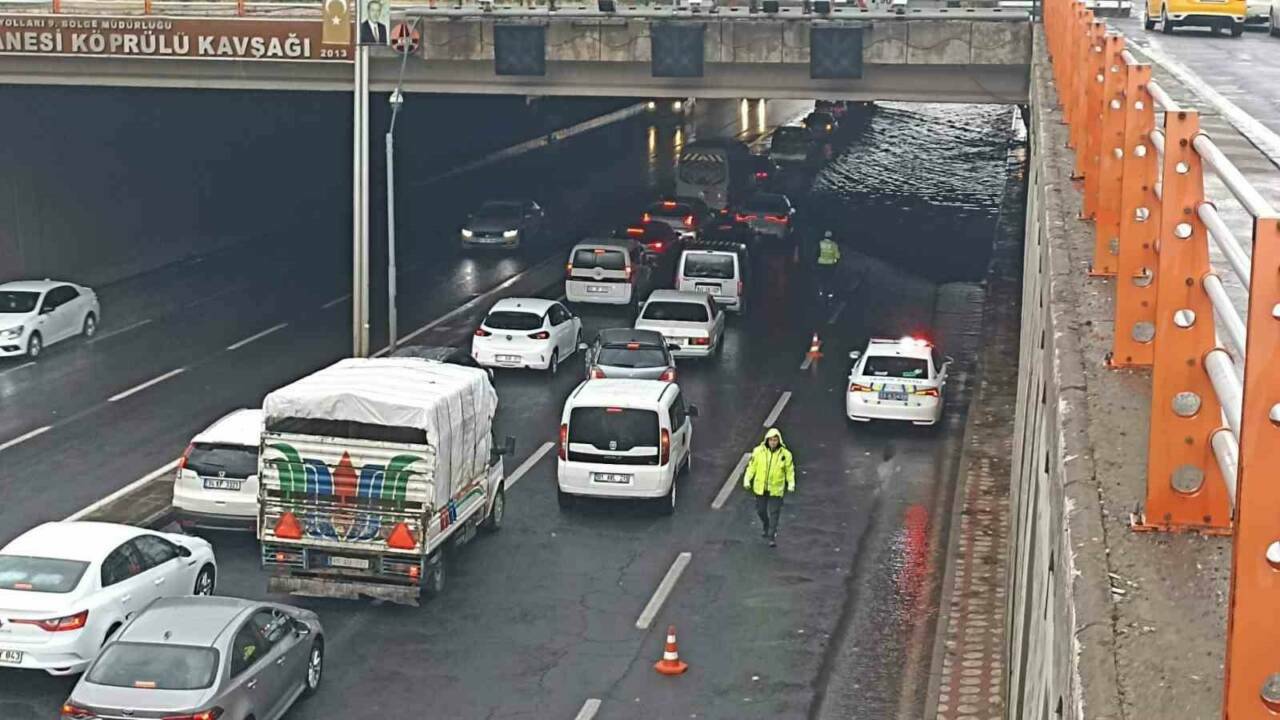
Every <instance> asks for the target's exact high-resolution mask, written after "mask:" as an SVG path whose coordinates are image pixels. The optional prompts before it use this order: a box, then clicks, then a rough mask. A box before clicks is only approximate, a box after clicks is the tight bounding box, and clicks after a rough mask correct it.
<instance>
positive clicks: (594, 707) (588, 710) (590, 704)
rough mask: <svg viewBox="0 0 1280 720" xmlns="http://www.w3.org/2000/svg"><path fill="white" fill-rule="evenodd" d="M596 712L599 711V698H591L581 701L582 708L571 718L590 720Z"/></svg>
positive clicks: (574, 719)
mask: <svg viewBox="0 0 1280 720" xmlns="http://www.w3.org/2000/svg"><path fill="white" fill-rule="evenodd" d="M598 712H600V700H598V699H597V698H591V699H590V700H588V701H586V702H584V703H582V709H581V710H579V711H578V714H577V715H575V716H574V717H573V720H591V719H592V718H594V717H595V716H596V713H598Z"/></svg>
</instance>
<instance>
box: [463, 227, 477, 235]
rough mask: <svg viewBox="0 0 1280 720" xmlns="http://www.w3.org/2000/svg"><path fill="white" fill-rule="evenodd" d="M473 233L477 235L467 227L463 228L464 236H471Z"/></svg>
mask: <svg viewBox="0 0 1280 720" xmlns="http://www.w3.org/2000/svg"><path fill="white" fill-rule="evenodd" d="M472 235H475V233H473V232H471V231H470V230H468V229H466V228H462V237H471V236H472Z"/></svg>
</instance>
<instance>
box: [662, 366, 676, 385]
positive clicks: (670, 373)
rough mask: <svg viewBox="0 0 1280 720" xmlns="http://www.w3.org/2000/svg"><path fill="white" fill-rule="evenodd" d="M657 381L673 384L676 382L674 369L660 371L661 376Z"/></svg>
mask: <svg viewBox="0 0 1280 720" xmlns="http://www.w3.org/2000/svg"><path fill="white" fill-rule="evenodd" d="M658 379H659V380H661V381H663V382H675V381H676V369H675V368H667V369H666V370H663V371H662V375H661V376H660V377H659V378H658Z"/></svg>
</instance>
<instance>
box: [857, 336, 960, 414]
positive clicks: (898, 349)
mask: <svg viewBox="0 0 1280 720" xmlns="http://www.w3.org/2000/svg"><path fill="white" fill-rule="evenodd" d="M849 357H850V358H852V359H853V361H854V362H853V367H852V368H851V369H850V370H849V394H848V395H847V396H846V399H845V414H846V415H848V417H849V419H850V420H855V421H859V422H867V421H870V420H900V421H906V422H911V423H914V424H916V425H933V424H935V423H937V422H938V420H940V419H941V418H942V406H943V395H942V391H943V388H944V387H945V386H946V384H947V368H948V366H950V365H951V358H947V359H946V361H945V362H942V361H940V359H939V357H938V355H937V352H936V351H935V349H934V347H933V345H931V344H930V343H929V342H928V341H927V340H921V339H919V338H911V337H904V338H901V339H897V340H894V339H889V338H871V341H870V342H868V343H867V349H866V352H861V353H860V352H858V351H856V350H855V351H853V352H851V353H849Z"/></svg>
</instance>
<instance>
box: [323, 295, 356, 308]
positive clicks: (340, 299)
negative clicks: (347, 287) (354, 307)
mask: <svg viewBox="0 0 1280 720" xmlns="http://www.w3.org/2000/svg"><path fill="white" fill-rule="evenodd" d="M350 299H351V293H347V294H346V295H343V296H342V297H336V298H334V299H332V300H330V301H329V302H327V303H325V304H323V305H321V306H320V309H321V310H328V309H329V308H331V307H333V306H334V305H337V304H338V303H340V302H344V301H346V300H350Z"/></svg>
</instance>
